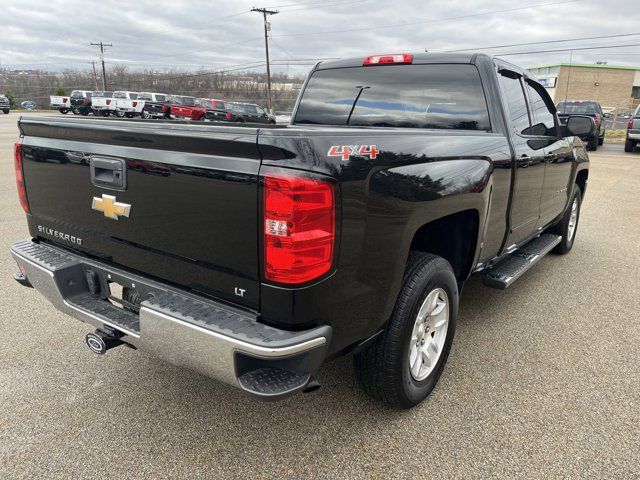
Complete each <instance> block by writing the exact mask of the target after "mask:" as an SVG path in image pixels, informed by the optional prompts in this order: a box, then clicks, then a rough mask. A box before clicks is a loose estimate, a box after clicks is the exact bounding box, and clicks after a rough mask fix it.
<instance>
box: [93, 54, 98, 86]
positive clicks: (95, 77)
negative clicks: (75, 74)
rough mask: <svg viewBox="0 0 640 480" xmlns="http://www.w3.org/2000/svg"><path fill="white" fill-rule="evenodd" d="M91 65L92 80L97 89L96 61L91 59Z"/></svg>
mask: <svg viewBox="0 0 640 480" xmlns="http://www.w3.org/2000/svg"><path fill="white" fill-rule="evenodd" d="M91 66H92V67H93V82H94V83H95V84H96V90H98V74H97V73H96V61H95V60H91Z"/></svg>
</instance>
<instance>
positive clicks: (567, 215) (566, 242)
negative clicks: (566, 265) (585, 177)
mask: <svg viewBox="0 0 640 480" xmlns="http://www.w3.org/2000/svg"><path fill="white" fill-rule="evenodd" d="M574 202H576V208H577V217H576V219H575V226H574V228H573V234H571V235H570V234H569V224H570V222H571V212H572V209H573V203H574ZM581 206H582V191H581V190H580V187H578V186H577V185H574V192H573V196H572V197H571V201H570V202H569V206H568V207H567V210H566V211H565V212H564V215H563V216H562V219H561V220H560V222H559V223H558V224H557V225H556V226H555V227H553V228H552V229H551V231H550V232H551V233H555V234H556V235H560V236H561V237H562V240H561V241H560V243H559V244H558V245H556V246H555V248H554V249H553V250H552V252H553V253H557V254H559V255H564V254H565V253H569V251H571V249H572V248H573V244H574V242H575V239H576V234H577V233H578V224H579V223H580V207H581Z"/></svg>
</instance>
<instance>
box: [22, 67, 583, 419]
mask: <svg viewBox="0 0 640 480" xmlns="http://www.w3.org/2000/svg"><path fill="white" fill-rule="evenodd" d="M593 125H594V122H593V119H591V118H589V117H586V116H576V117H572V118H570V119H569V120H568V122H567V125H565V126H561V125H560V124H559V121H558V117H557V115H556V110H555V106H554V105H553V102H552V101H551V99H550V97H549V96H548V94H547V92H546V91H545V89H544V88H543V87H542V86H541V85H540V84H539V83H537V82H536V81H534V80H533V79H532V78H530V77H529V76H528V75H527V73H526V71H523V70H521V69H520V68H518V67H516V66H514V65H511V64H508V63H505V62H503V61H501V60H499V59H497V58H493V57H490V56H486V55H481V54H473V55H467V54H416V55H411V54H396V55H374V56H370V57H366V58H364V57H363V58H354V59H348V60H338V61H331V62H322V63H319V64H318V65H316V66H315V68H313V70H312V71H311V73H310V74H309V76H308V78H307V80H306V82H305V84H304V87H303V88H302V91H301V93H300V95H299V98H298V101H297V104H296V106H295V110H294V112H293V116H292V121H291V123H290V125H285V126H276V125H265V126H257V125H251V124H245V125H237V124H234V125H214V124H212V123H202V122H180V123H176V122H174V123H172V122H161V123H158V122H152V121H147V120H142V119H140V120H125V121H118V120H110V119H108V118H96V119H74V118H63V117H61V118H53V117H31V118H22V119H21V120H20V122H19V128H20V132H21V138H20V141H19V142H18V143H16V146H15V167H16V168H15V170H16V176H17V182H18V193H19V197H20V202H21V204H22V207H23V208H24V210H25V212H26V214H27V222H28V225H29V231H30V235H31V236H30V238H28V239H26V240H23V241H20V242H18V243H16V244H15V245H13V246H12V248H11V252H12V255H13V257H14V259H15V260H16V262H17V263H18V266H19V269H18V271H16V272H15V273H14V277H15V278H16V280H18V281H19V282H21V283H23V284H24V285H26V286H33V287H35V288H36V289H37V290H38V291H40V292H41V293H42V294H43V295H44V296H46V297H47V298H48V299H49V300H50V301H51V302H52V303H53V304H54V305H55V306H56V307H57V308H58V309H59V310H61V311H62V312H65V313H67V314H69V315H70V316H72V317H75V318H77V319H79V320H81V321H83V322H86V323H88V324H92V325H94V326H95V327H97V330H96V331H95V332H91V333H89V334H88V335H87V337H86V343H87V345H88V346H89V347H90V348H91V349H92V350H93V351H94V352H96V353H104V352H105V351H107V350H108V349H110V348H113V347H115V346H118V345H127V346H130V347H134V348H140V349H144V350H146V351H149V352H151V353H153V354H155V355H158V356H160V357H162V358H164V359H166V360H168V361H170V362H172V363H174V364H177V365H181V366H184V367H188V368H190V369H193V370H197V371H199V372H201V373H203V374H205V375H209V376H211V377H213V378H215V379H218V380H221V381H224V382H227V383H229V384H231V385H235V386H237V387H239V388H241V389H242V390H243V391H245V392H246V393H248V394H250V395H253V396H255V397H258V398H262V399H278V398H283V397H286V396H288V395H291V394H293V393H295V392H299V391H310V390H313V389H315V388H317V387H318V386H319V385H318V383H317V381H316V380H315V379H314V374H315V373H316V372H317V370H318V368H319V367H320V366H321V364H322V363H323V362H325V361H326V360H328V359H331V358H334V357H337V356H340V355H345V354H353V355H354V358H355V365H356V371H357V375H358V377H359V379H360V381H361V382H362V384H363V386H364V388H365V390H366V391H367V392H368V393H369V394H370V395H372V396H373V397H374V398H377V399H380V400H382V401H384V402H386V403H387V404H390V405H393V406H397V407H401V408H408V407H411V406H413V405H415V404H417V403H418V402H420V401H421V400H422V399H424V398H425V397H426V396H427V395H428V394H429V393H430V392H431V390H432V389H433V388H434V386H435V384H436V382H437V381H438V378H439V377H440V374H441V373H442V371H443V367H444V364H445V362H446V359H447V356H448V354H449V350H450V348H451V344H452V341H453V336H454V331H455V327H456V317H457V315H458V304H459V301H460V292H461V290H462V287H463V285H464V283H465V281H466V280H467V279H468V278H469V276H470V275H472V274H474V273H478V274H481V275H483V276H484V282H485V283H486V285H487V286H488V287H494V288H500V289H504V288H506V287H508V286H509V285H510V284H511V283H512V282H513V281H514V280H516V279H517V278H518V277H519V276H520V275H522V274H523V273H524V272H525V271H526V270H527V269H528V268H529V267H531V266H532V265H534V264H535V263H536V262H537V261H538V260H539V259H540V258H541V257H543V256H544V255H545V254H546V253H548V252H550V251H553V252H556V253H560V254H562V253H567V252H568V251H569V250H571V248H572V246H573V244H574V238H575V234H576V229H577V226H578V219H579V214H580V205H581V201H582V198H583V196H584V194H585V189H586V186H587V177H588V165H589V163H588V157H587V154H586V152H585V149H584V145H583V143H582V141H581V140H580V139H579V138H578V136H580V135H584V134H585V133H586V132H589V131H590V130H591V129H593ZM142 167H144V168H142ZM28 298H30V297H28ZM28 298H27V299H26V300H25V301H29V300H28Z"/></svg>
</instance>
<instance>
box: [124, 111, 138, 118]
mask: <svg viewBox="0 0 640 480" xmlns="http://www.w3.org/2000/svg"><path fill="white" fill-rule="evenodd" d="M125 116H126V117H127V118H133V117H135V116H136V114H135V113H133V112H127V113H125Z"/></svg>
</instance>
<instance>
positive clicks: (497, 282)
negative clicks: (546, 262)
mask: <svg viewBox="0 0 640 480" xmlns="http://www.w3.org/2000/svg"><path fill="white" fill-rule="evenodd" d="M561 240H562V237H560V236H558V235H551V234H548V233H547V234H544V235H540V236H539V237H538V238H536V239H534V240H531V241H530V242H529V243H527V244H526V245H524V246H523V247H522V248H520V249H519V250H516V251H515V252H513V253H512V254H510V255H509V256H507V257H506V258H505V259H504V260H502V261H500V263H498V264H497V265H496V266H495V267H493V268H492V269H491V270H489V271H488V272H487V273H486V274H485V275H484V277H483V278H482V283H484V284H485V285H486V286H487V287H491V288H497V289H499V290H504V289H505V288H507V287H508V286H509V285H511V284H512V283H513V282H515V281H516V280H517V279H518V278H520V277H521V276H522V275H523V274H524V272H526V271H527V270H529V269H530V268H531V267H533V266H534V265H535V264H536V263H538V261H539V260H540V259H541V258H542V257H544V256H545V255H546V254H547V253H549V252H550V251H551V250H552V249H553V247H555V246H556V245H558V244H559V243H560V241H561Z"/></svg>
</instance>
